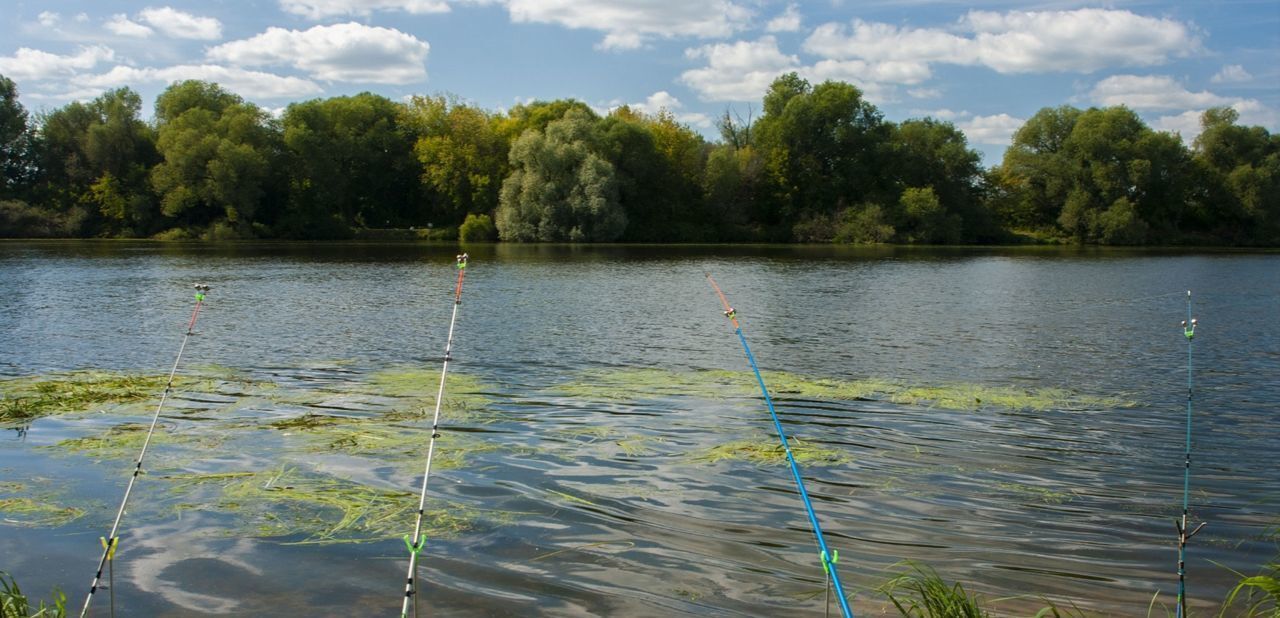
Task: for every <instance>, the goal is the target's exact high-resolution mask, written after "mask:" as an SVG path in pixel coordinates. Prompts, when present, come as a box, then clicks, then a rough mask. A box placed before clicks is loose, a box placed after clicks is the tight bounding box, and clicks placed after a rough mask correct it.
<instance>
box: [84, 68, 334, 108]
mask: <svg viewBox="0 0 1280 618" xmlns="http://www.w3.org/2000/svg"><path fill="white" fill-rule="evenodd" d="M187 79H199V80H204V81H208V82H214V83H217V84H218V85H220V86H222V87H224V88H226V89H227V90H230V91H232V92H235V93H236V94H239V95H241V96H243V97H245V98H247V99H259V98H264V99H276V98H292V97H304V96H314V95H317V94H320V93H321V92H323V89H321V88H320V86H319V85H317V84H316V83H315V82H312V81H309V80H305V79H302V78H299V77H286V76H281V75H274V74H271V73H263V72H259V71H246V70H244V69H238V68H233V67H224V66H218V65H212V64H189V65H178V66H172V67H164V68H159V69H157V68H135V67H129V66H123V65H120V66H116V67H114V68H112V69H111V70H110V71H108V72H106V73H103V74H101V75H92V76H87V77H85V78H83V79H80V80H77V81H79V82H81V83H82V86H84V87H87V88H91V89H97V90H98V91H99V92H101V91H105V90H109V89H111V88H118V87H120V86H130V87H135V88H136V87H137V86H138V84H142V83H161V84H170V83H173V82H178V81H182V80H187Z"/></svg>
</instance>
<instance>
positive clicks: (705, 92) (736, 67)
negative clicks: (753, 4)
mask: <svg viewBox="0 0 1280 618" xmlns="http://www.w3.org/2000/svg"><path fill="white" fill-rule="evenodd" d="M685 56H687V57H689V58H694V59H697V58H705V59H706V60H707V66H706V67H704V68H700V69H692V70H689V71H685V72H684V73H681V74H680V81H681V82H682V83H684V84H685V85H687V86H689V87H690V88H692V89H693V90H694V91H695V92H697V93H698V98H700V99H702V100H704V101H757V100H759V99H760V98H761V97H763V96H764V93H765V91H766V90H768V89H769V84H771V83H772V82H773V80H774V79H775V78H777V77H778V76H779V75H781V74H783V73H786V72H788V71H795V70H798V69H799V68H800V59H799V58H796V57H795V56H790V55H786V54H783V53H782V52H781V51H779V50H778V41H777V40H776V39H774V38H773V37H772V36H765V37H761V38H760V39H759V40H757V41H738V42H735V43H716V44H714V45H704V46H702V47H698V48H694V49H688V50H685Z"/></svg>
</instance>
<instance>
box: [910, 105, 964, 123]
mask: <svg viewBox="0 0 1280 618" xmlns="http://www.w3.org/2000/svg"><path fill="white" fill-rule="evenodd" d="M911 115H912V116H915V117H920V118H934V119H936V120H946V121H952V120H958V119H960V118H968V117H969V116H970V114H969V112H966V111H959V112H957V111H954V110H950V109H946V108H943V109H913V110H911Z"/></svg>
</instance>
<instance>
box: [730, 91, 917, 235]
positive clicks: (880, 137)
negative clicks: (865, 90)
mask: <svg viewBox="0 0 1280 618" xmlns="http://www.w3.org/2000/svg"><path fill="white" fill-rule="evenodd" d="M764 108H765V116H764V117H763V118H761V119H760V120H759V121H758V122H757V123H756V130H755V139H756V143H757V145H758V146H759V147H760V149H761V151H762V152H763V155H764V158H765V161H766V164H767V169H768V171H769V180H770V183H771V184H772V189H773V205H772V206H773V208H772V209H771V213H770V214H771V215H772V219H773V220H772V221H769V222H768V223H771V224H775V225H781V226H783V227H789V225H790V223H791V222H794V221H796V220H797V219H799V218H800V217H801V216H803V215H806V214H822V215H825V214H830V213H833V212H836V211H838V210H842V209H844V208H846V207H848V206H851V205H853V204H857V203H860V202H863V201H868V200H878V199H881V200H882V199H887V198H892V197H896V195H895V193H896V192H895V191H893V190H892V188H891V187H890V186H887V185H888V184H889V183H888V182H887V177H886V175H885V173H884V170H883V165H884V164H883V161H884V158H885V156H884V155H885V152H884V151H885V147H886V145H887V143H888V141H889V129H890V128H889V126H888V125H886V124H885V122H884V121H883V116H882V114H881V113H880V111H879V110H878V109H876V107H875V106H874V105H872V104H870V103H868V102H867V101H866V100H864V99H863V98H862V92H861V91H860V90H858V88H857V87H855V86H853V85H851V84H847V83H844V82H832V81H828V82H823V83H821V84H819V85H817V86H816V87H809V85H808V83H807V82H806V81H804V80H803V79H801V78H799V77H798V76H796V75H795V74H794V73H791V74H787V75H783V76H782V77H779V78H778V79H777V80H775V81H774V83H773V85H772V86H771V87H770V89H769V92H768V94H766V95H765V100H764Z"/></svg>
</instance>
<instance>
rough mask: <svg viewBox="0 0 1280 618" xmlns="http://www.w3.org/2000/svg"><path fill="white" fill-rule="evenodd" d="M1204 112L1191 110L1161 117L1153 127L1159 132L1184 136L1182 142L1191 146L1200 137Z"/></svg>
mask: <svg viewBox="0 0 1280 618" xmlns="http://www.w3.org/2000/svg"><path fill="white" fill-rule="evenodd" d="M1203 111H1204V110H1191V111H1189V112H1182V113H1181V114H1176V115H1173V116H1161V117H1159V118H1157V119H1156V121H1155V122H1153V123H1151V126H1152V128H1154V129H1156V130H1158V131H1167V132H1169V133H1177V134H1178V135H1181V136H1182V141H1184V142H1186V143H1187V144H1190V143H1191V142H1192V141H1194V140H1195V139H1196V136H1197V135H1200V114H1201V113H1203Z"/></svg>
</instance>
